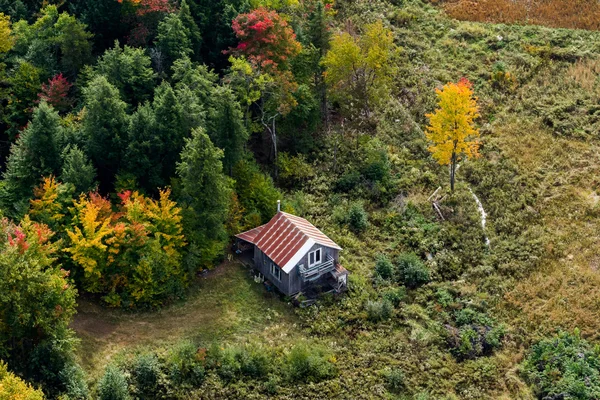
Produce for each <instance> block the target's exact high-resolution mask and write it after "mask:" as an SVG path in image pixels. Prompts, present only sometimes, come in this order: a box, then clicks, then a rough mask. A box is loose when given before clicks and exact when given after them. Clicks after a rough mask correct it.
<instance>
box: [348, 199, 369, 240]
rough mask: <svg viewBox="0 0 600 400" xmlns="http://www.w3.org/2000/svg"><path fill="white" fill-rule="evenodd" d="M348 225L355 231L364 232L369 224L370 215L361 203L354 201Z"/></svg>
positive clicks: (349, 212)
mask: <svg viewBox="0 0 600 400" xmlns="http://www.w3.org/2000/svg"><path fill="white" fill-rule="evenodd" d="M348 225H349V226H350V229H351V230H352V231H354V232H355V233H360V232H364V231H365V230H366V229H367V226H368V225H369V215H368V214H367V212H366V211H365V208H364V207H363V206H362V204H360V203H354V204H353V205H352V206H350V210H349V211H348Z"/></svg>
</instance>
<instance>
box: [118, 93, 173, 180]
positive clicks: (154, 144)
mask: <svg viewBox="0 0 600 400" xmlns="http://www.w3.org/2000/svg"><path fill="white" fill-rule="evenodd" d="M128 135H129V136H128V137H129V139H128V142H129V145H128V147H127V152H126V155H125V158H124V160H123V170H122V171H121V172H120V173H125V174H128V175H129V176H132V177H134V178H135V180H136V184H137V185H138V187H140V188H142V189H144V190H148V189H149V190H150V191H152V190H154V189H155V188H157V187H161V186H163V185H164V182H163V180H162V175H163V170H162V164H161V163H160V158H161V154H162V151H163V140H162V138H161V137H160V136H159V135H158V134H157V132H156V122H155V117H154V110H153V109H152V105H151V104H148V103H146V104H143V105H141V106H139V108H138V109H137V111H136V112H135V113H133V115H132V116H131V120H130V123H129V133H128Z"/></svg>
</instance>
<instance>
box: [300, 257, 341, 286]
mask: <svg viewBox="0 0 600 400" xmlns="http://www.w3.org/2000/svg"><path fill="white" fill-rule="evenodd" d="M334 270H335V260H334V259H333V257H331V256H330V255H327V261H325V262H322V263H320V264H317V265H313V266H312V267H304V266H301V267H300V276H301V277H302V279H303V280H304V281H314V280H317V279H319V278H320V277H322V276H323V275H325V274H327V273H329V272H331V271H334Z"/></svg>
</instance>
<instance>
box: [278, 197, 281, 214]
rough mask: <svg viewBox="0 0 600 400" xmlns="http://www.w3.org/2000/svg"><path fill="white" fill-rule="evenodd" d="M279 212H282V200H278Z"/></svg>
mask: <svg viewBox="0 0 600 400" xmlns="http://www.w3.org/2000/svg"><path fill="white" fill-rule="evenodd" d="M277 212H281V200H277Z"/></svg>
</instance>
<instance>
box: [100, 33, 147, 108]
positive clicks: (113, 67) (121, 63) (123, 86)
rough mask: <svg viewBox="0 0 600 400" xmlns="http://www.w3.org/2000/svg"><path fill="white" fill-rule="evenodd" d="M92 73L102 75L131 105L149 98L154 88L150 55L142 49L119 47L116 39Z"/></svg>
mask: <svg viewBox="0 0 600 400" xmlns="http://www.w3.org/2000/svg"><path fill="white" fill-rule="evenodd" d="M94 73H95V74H96V75H104V76H105V77H106V79H108V81H109V82H110V83H111V84H112V85H114V86H115V87H117V89H119V92H120V93H121V98H122V99H123V100H124V101H125V102H126V103H128V104H130V105H132V106H134V105H136V104H139V103H142V102H143V101H144V100H147V99H149V98H150V96H151V95H152V91H153V90H154V81H155V79H156V75H155V73H154V71H153V70H152V61H151V59H150V57H149V56H148V55H147V54H146V52H145V51H144V49H138V48H135V47H130V46H124V47H121V46H120V45H119V42H118V41H117V42H115V46H114V47H113V48H112V49H110V50H107V51H106V52H105V53H104V55H102V57H100V59H99V60H98V65H97V66H96V68H95V69H94Z"/></svg>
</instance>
